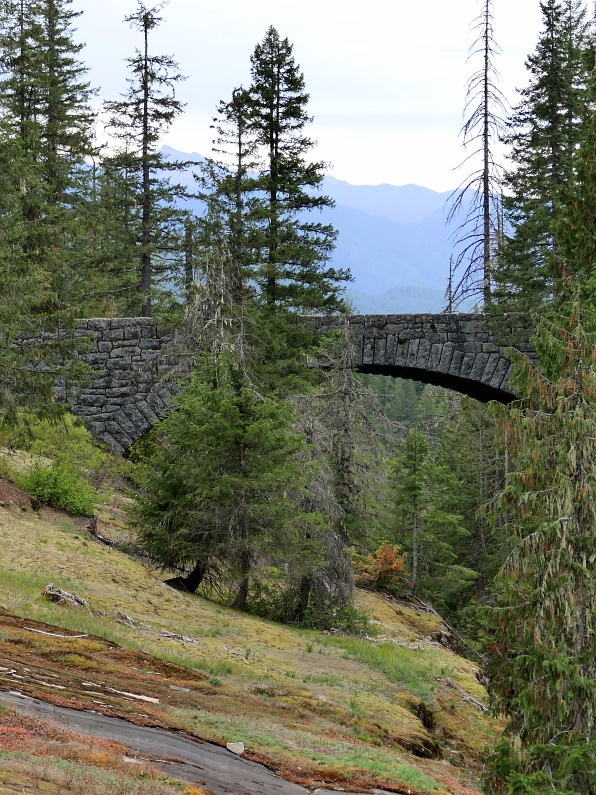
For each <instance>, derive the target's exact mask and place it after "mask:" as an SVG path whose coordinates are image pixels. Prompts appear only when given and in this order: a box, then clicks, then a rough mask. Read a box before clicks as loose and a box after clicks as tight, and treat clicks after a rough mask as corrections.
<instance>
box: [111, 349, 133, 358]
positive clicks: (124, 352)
mask: <svg viewBox="0 0 596 795" xmlns="http://www.w3.org/2000/svg"><path fill="white" fill-rule="evenodd" d="M134 350H136V349H135V348H112V352H111V353H110V359H127V358H129V357H130V356H132V352H131V351H134Z"/></svg>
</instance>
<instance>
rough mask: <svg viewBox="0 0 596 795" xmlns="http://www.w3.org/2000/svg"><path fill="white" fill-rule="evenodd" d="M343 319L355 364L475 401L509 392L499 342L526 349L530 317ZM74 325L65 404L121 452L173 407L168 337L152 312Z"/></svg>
mask: <svg viewBox="0 0 596 795" xmlns="http://www.w3.org/2000/svg"><path fill="white" fill-rule="evenodd" d="M313 321H314V322H315V324H316V326H317V328H318V329H319V330H320V331H322V332H323V331H327V330H331V329H333V328H337V327H339V326H340V325H342V324H343V323H344V321H343V320H340V318H337V317H325V318H314V319H312V320H311V321H310V322H313ZM348 322H349V326H350V329H351V331H352V332H353V335H354V340H355V345H356V365H357V367H358V369H359V370H360V371H361V372H364V373H379V374H384V375H390V376H394V377H400V378H411V379H414V380H417V381H422V382H425V383H429V384H436V385H438V386H444V387H448V388H450V389H454V390H456V391H458V392H461V393H463V394H466V395H470V396H471V397H474V398H476V399H477V400H480V401H482V402H488V401H489V400H497V401H499V402H501V403H508V402H510V401H511V400H513V399H514V398H515V394H514V393H513V391H512V389H511V388H510V387H509V378H510V375H511V369H512V365H511V361H510V359H509V358H508V357H507V354H506V351H505V348H506V347H509V346H511V347H515V348H517V349H518V350H521V351H523V352H525V353H528V354H529V355H530V356H533V351H532V347H531V345H530V341H529V340H530V336H531V333H532V328H531V323H530V320H529V318H528V317H525V316H522V315H509V316H504V317H502V318H499V322H498V324H496V323H493V322H492V321H491V318H490V316H489V315H482V314H441V315H430V314H425V315H413V314H410V315H354V316H352V317H350V318H348ZM497 325H498V334H497V332H495V331H494V328H495V327H497ZM75 333H76V334H77V336H80V337H87V338H89V341H90V349H89V351H88V352H87V353H85V354H82V359H83V360H84V361H86V362H87V363H88V365H89V366H90V367H91V369H92V371H94V373H95V377H93V379H92V381H91V382H90V383H89V384H88V385H87V386H85V387H84V388H82V389H81V390H80V391H79V392H78V394H77V395H76V397H74V398H73V399H72V400H70V401H69V402H70V403H71V406H72V410H73V412H74V413H75V414H77V415H78V416H80V417H81V418H82V419H84V420H85V422H86V424H87V426H88V427H89V429H90V431H91V432H92V433H93V434H94V435H95V436H96V437H97V438H98V439H101V440H102V441H104V442H106V443H107V444H108V445H109V446H110V447H112V448H113V449H114V450H115V451H116V452H120V453H122V452H124V451H125V450H127V449H128V448H129V447H130V446H131V445H132V444H134V442H136V441H137V440H138V439H140V438H141V437H142V436H144V435H145V434H146V433H147V432H148V431H149V430H150V429H151V428H152V427H153V425H155V424H156V423H157V422H158V421H159V420H160V419H162V418H163V417H165V416H167V415H168V414H169V413H170V411H171V410H172V409H171V402H172V398H173V396H174V395H175V394H177V393H178V392H179V387H178V386H176V384H175V383H173V382H172V381H171V380H168V376H171V374H172V372H173V371H175V369H176V368H177V367H178V366H179V363H180V357H179V356H176V355H175V354H173V342H174V338H173V336H172V335H171V334H168V333H166V332H164V331H163V330H162V329H160V328H159V326H158V324H157V323H156V321H155V320H153V319H152V318H94V319H91V320H85V321H82V322H81V324H80V326H79V327H78V329H77V331H76V332H75Z"/></svg>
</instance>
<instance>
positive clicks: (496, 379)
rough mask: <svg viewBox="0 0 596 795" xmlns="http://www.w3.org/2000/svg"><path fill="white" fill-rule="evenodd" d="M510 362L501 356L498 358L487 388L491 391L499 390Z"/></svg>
mask: <svg viewBox="0 0 596 795" xmlns="http://www.w3.org/2000/svg"><path fill="white" fill-rule="evenodd" d="M510 364H511V362H510V361H509V359H505V358H504V357H503V356H501V357H500V358H499V362H498V364H497V366H496V368H495V372H494V373H493V377H492V378H491V380H490V384H489V386H491V387H492V388H493V389H501V384H502V383H503V379H504V378H505V375H506V373H507V370H508V369H509V366H510Z"/></svg>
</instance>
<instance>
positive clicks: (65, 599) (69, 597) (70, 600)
mask: <svg viewBox="0 0 596 795" xmlns="http://www.w3.org/2000/svg"><path fill="white" fill-rule="evenodd" d="M42 593H43V595H44V596H47V597H48V599H51V600H52V602H56V603H57V604H59V605H64V604H68V605H72V606H74V607H89V603H88V602H86V601H85V600H84V599H81V597H80V596H77V595H76V594H74V593H68V591H63V590H62V589H61V588H55V587H54V583H53V582H51V583H50V584H49V585H46V587H45V588H44V589H43V591H42Z"/></svg>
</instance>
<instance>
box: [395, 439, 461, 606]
mask: <svg viewBox="0 0 596 795" xmlns="http://www.w3.org/2000/svg"><path fill="white" fill-rule="evenodd" d="M391 485H392V497H393V507H394V510H393V516H392V520H393V522H394V530H393V540H394V541H395V542H397V543H398V544H399V545H400V547H401V548H402V549H403V550H404V552H406V553H407V555H408V558H409V572H408V574H409V580H410V584H411V588H412V591H413V592H414V593H415V594H417V595H427V596H430V597H431V598H432V599H433V601H434V602H435V603H436V604H442V605H443V606H449V607H453V606H454V602H455V600H456V599H457V597H458V596H459V594H460V592H461V591H462V590H463V589H464V588H466V587H467V586H468V585H470V584H471V583H472V582H474V579H475V577H476V574H475V572H473V571H472V570H470V569H468V568H467V567H465V566H461V565H459V564H458V559H457V554H456V552H455V549H456V548H457V545H458V543H459V542H461V540H462V539H464V538H466V537H467V536H468V531H467V530H466V529H465V527H463V525H462V522H461V520H462V517H461V516H460V515H458V514H455V513H453V512H452V510H453V506H452V505H451V504H450V502H451V500H450V496H451V493H452V492H453V491H454V490H455V489H456V488H457V483H456V482H455V479H454V478H453V476H452V475H451V474H450V473H449V471H448V470H447V468H446V467H444V466H441V465H440V464H438V463H436V462H435V461H434V460H433V459H432V457H431V455H430V450H429V445H428V442H427V440H426V438H425V437H424V435H423V433H422V432H421V431H420V430H419V429H418V428H413V429H412V430H411V431H410V433H409V435H408V438H407V441H406V443H405V445H404V450H403V453H402V454H401V455H400V456H398V457H397V458H395V459H393V460H392V462H391Z"/></svg>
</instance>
